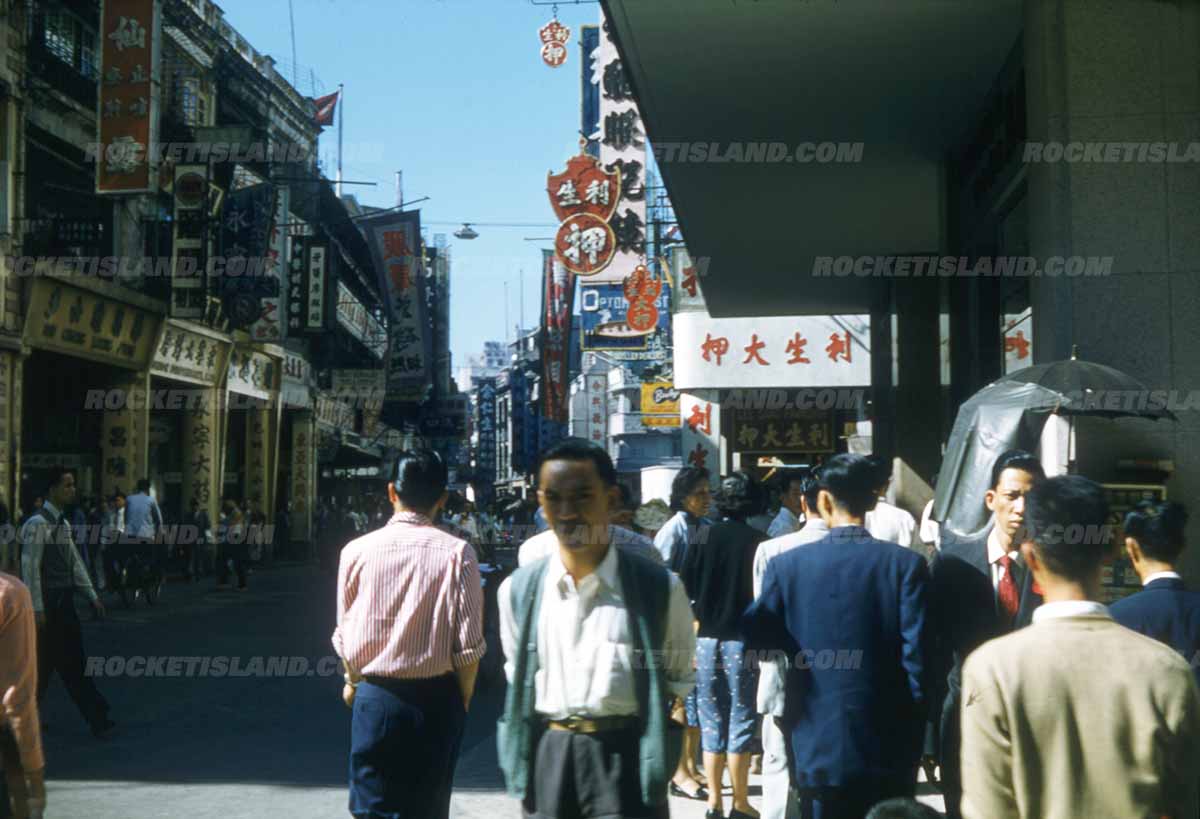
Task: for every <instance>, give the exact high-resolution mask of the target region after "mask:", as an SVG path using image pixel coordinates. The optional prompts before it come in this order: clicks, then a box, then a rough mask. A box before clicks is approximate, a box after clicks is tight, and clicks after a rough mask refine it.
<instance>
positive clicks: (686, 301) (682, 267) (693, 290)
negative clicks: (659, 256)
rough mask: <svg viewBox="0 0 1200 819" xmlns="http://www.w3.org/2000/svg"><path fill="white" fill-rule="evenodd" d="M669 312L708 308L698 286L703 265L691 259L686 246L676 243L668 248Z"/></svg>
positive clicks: (701, 276) (705, 309)
mask: <svg viewBox="0 0 1200 819" xmlns="http://www.w3.org/2000/svg"><path fill="white" fill-rule="evenodd" d="M670 269H671V296H672V299H671V312H672V313H680V312H687V311H691V310H703V311H706V312H707V310H708V308H707V306H706V305H705V303H704V292H703V290H702V289H701V287H700V280H701V278H703V273H702V271H703V270H704V265H703V264H701V263H698V262H697V261H696V260H694V259H692V257H691V255H690V254H689V253H688V251H687V248H685V247H684V246H683V245H676V246H675V247H673V248H671V250H670Z"/></svg>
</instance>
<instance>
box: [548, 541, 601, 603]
mask: <svg viewBox="0 0 1200 819" xmlns="http://www.w3.org/2000/svg"><path fill="white" fill-rule="evenodd" d="M546 574H547V575H548V576H549V577H548V578H547V579H548V580H549V581H550V582H551V583H553V584H554V587H555V588H556V589H558V591H559V593H560V594H562V593H564V592H566V591H568V590H569V589H571V588H572V587H574V588H575V590H576V591H578V590H579V585H582V584H583V583H587V582H588V580H589V579H590V578H592V577H595V578H596V580H598V581H599V582H600V583H603V584H604V585H605V586H608V587H609V588H610V589H616V588H618V586H617V549H616V547H615V546H609V547H608V552H607V553H606V554H605V555H604V559H603V560H601V561H600V565H599V566H597V567H596V571H594V572H592V573H591V574H590V575H588V576H587V577H585V578H584V579H583V580H582V581H580V584H575V582H574V579H573V578H571V577H570V576H569V575H568V573H567V567H566V565H564V564H563V561H562V553H561V552H559V551H558V550H557V549H556V550H555V551H554V554H553V555H551V556H550V565H549V566H547V567H546Z"/></svg>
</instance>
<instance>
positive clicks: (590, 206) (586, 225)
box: [546, 153, 621, 276]
mask: <svg viewBox="0 0 1200 819" xmlns="http://www.w3.org/2000/svg"><path fill="white" fill-rule="evenodd" d="M620 192H621V173H620V171H619V170H615V169H605V168H604V167H603V166H601V164H600V161H599V160H598V159H596V158H595V157H592V156H588V155H587V154H584V153H581V154H579V155H578V156H573V157H571V158H570V159H569V160H567V168H566V170H565V171H563V172H562V173H558V174H553V173H549V174H547V175H546V193H547V194H548V195H549V196H550V206H551V207H552V208H553V209H554V214H555V216H557V217H558V220H559V221H560V222H561V223H562V224H560V225H559V228H558V233H557V235H556V236H555V240H554V249H555V253H556V254H557V256H558V258H559V260H560V261H561V262H562V263H563V265H564V266H565V267H566V268H567V270H569V271H570V272H572V273H575V274H577V275H580V276H594V275H596V274H597V273H599V272H600V271H601V270H604V269H605V268H606V267H608V265H609V264H610V263H611V262H612V259H613V255H614V254H615V253H616V250H617V237H616V234H615V233H614V232H613V228H612V226H611V225H610V224H609V220H610V219H611V218H612V216H613V212H614V211H615V210H616V207H617V202H618V200H619V198H620Z"/></svg>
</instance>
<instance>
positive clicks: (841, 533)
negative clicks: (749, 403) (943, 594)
mask: <svg viewBox="0 0 1200 819" xmlns="http://www.w3.org/2000/svg"><path fill="white" fill-rule="evenodd" d="M874 482H875V481H874V470H873V469H872V467H871V464H870V463H869V462H868V461H867V459H866V458H863V457H861V456H858V455H836V456H834V457H833V458H831V459H830V460H829V461H828V462H827V463H826V465H825V467H824V469H823V471H822V474H821V478H820V490H819V493H818V496H817V511H818V512H819V513H820V516H821V518H822V519H823V520H824V521H825V522H826V523H827V524H828V525H829V527H830V529H831V531H830V533H829V535H827V536H826V537H825V538H823V539H822V540H819V541H817V542H815V543H813V544H810V545H809V546H807V547H805V548H803V549H794V550H792V551H790V552H786V553H784V554H782V555H779V556H777V557H776V558H775V559H774V560H772V561H771V562H770V563H768V564H767V569H766V573H765V574H764V576H763V584H762V594H761V595H760V596H759V598H758V599H757V600H756V601H755V603H754V604H753V605H752V606H751V607H750V608H749V609H748V610H747V611H746V614H745V616H744V618H743V631H744V633H745V637H746V642H747V647H748V648H751V649H757V650H760V651H763V650H771V651H782V652H784V653H785V654H786V655H787V656H788V658H789V660H791V666H790V668H789V670H788V675H787V683H786V684H787V693H786V698H785V702H786V707H785V713H784V716H783V718H782V719H781V720H780V730H781V731H782V733H783V735H784V736H785V737H788V738H789V740H790V742H789V746H790V748H789V749H790V751H791V757H792V759H791V763H792V764H791V768H792V776H793V781H794V783H795V785H796V787H797V788H798V789H799V790H800V792H801V794H802V795H803V796H804V797H805V803H806V804H805V807H808V803H809V802H810V801H811V812H809V813H807V814H806V816H811V817H812V819H842V817H846V819H850V817H853V818H854V819H861V817H862V816H863V815H865V814H866V813H867V811H868V810H869V809H870V808H871V806H872V805H874V804H875V803H877V802H880V801H882V800H885V799H889V798H893V797H902V796H912V795H913V794H914V793H915V790H916V767H917V764H918V761H919V759H920V755H921V741H922V736H923V725H924V721H925V719H926V711H927V708H928V695H927V692H928V682H929V681H928V680H927V671H926V669H927V664H926V652H927V646H926V628H925V594H926V584H927V582H928V569H927V567H926V564H925V560H924V559H923V558H922V557H921V556H920V555H919V554H917V553H915V552H913V551H912V550H911V549H905V548H903V547H901V546H897V545H896V544H895V543H887V542H885V541H881V540H875V539H874V538H872V537H871V535H870V534H869V533H868V532H867V530H866V529H865V528H864V527H863V517H864V516H865V515H866V513H867V511H868V510H869V509H871V507H872V506H874V504H875V500H876V498H875V491H874V490H875V487H874V486H873V484H874Z"/></svg>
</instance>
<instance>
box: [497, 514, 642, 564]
mask: <svg viewBox="0 0 1200 819" xmlns="http://www.w3.org/2000/svg"><path fill="white" fill-rule="evenodd" d="M608 538H609V542H610V543H612V544H613V545H614V546H619V547H621V548H622V549H627V550H629V551H631V552H634V553H635V554H639V555H641V556H642V557H647V558H649V559H650V560H653V561H654V562H655V563H657V564H659V565H660V566H661V565H662V562H663V561H662V557H661V556H660V555H659V553H658V549H656V548H655V547H654V541H653V540H651V539H650V538H648V537H646V536H645V535H639V534H638V533H637V532H634V531H632V530H630V529H626V528H624V527H622V526H613V525H612V524H609V527H608ZM557 552H558V535H556V534H554V530H553V529H547V530H546V531H544V532H540V533H539V534H536V535H534V536H533V537H531V538H529V539H528V540H526V541H525V542H524V543H522V544H521V548H519V549H518V550H517V566H518V567H520V566H528V565H529V564H530V563H533V562H534V561H536V560H539V559H541V558H543V557H548V556H549V555H552V554H555V553H557Z"/></svg>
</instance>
